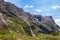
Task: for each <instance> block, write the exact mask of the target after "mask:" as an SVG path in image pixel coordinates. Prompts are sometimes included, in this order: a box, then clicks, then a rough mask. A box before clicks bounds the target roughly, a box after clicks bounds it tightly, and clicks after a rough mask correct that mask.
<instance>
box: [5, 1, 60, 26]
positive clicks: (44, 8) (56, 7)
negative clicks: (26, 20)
mask: <svg viewBox="0 0 60 40" xmlns="http://www.w3.org/2000/svg"><path fill="white" fill-rule="evenodd" d="M5 1H7V2H11V3H13V4H15V5H16V6H17V7H19V8H23V9H24V10H25V11H27V12H30V13H31V14H38V15H43V16H52V17H53V18H54V20H55V22H56V24H58V25H60V0H5Z"/></svg>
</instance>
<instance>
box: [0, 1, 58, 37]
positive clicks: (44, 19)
mask: <svg viewBox="0 0 60 40" xmlns="http://www.w3.org/2000/svg"><path fill="white" fill-rule="evenodd" d="M0 31H2V32H6V33H7V32H8V33H13V31H14V32H16V33H24V34H25V33H26V34H30V35H32V36H35V35H36V34H39V33H44V34H50V33H53V32H58V31H59V26H58V25H57V24H56V23H55V22H54V20H53V18H52V16H42V15H35V14H30V13H29V12H26V11H24V10H23V9H22V8H18V7H17V6H15V5H14V4H12V3H9V2H5V1H4V0H0Z"/></svg>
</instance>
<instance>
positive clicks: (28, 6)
mask: <svg viewBox="0 0 60 40" xmlns="http://www.w3.org/2000/svg"><path fill="white" fill-rule="evenodd" d="M24 8H33V5H25V7H24Z"/></svg>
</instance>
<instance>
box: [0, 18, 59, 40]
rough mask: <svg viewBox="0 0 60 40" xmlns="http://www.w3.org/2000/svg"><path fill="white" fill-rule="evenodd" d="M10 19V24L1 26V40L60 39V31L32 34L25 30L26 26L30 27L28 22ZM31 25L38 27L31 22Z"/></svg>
mask: <svg viewBox="0 0 60 40" xmlns="http://www.w3.org/2000/svg"><path fill="white" fill-rule="evenodd" d="M10 20H11V22H12V23H10V24H9V25H5V24H4V25H3V27H2V28H0V40H60V32H54V33H52V34H43V33H40V34H37V35H36V36H30V35H29V34H27V33H26V31H25V28H26V27H29V26H28V24H27V23H26V22H24V21H22V20H17V19H10ZM31 26H34V27H36V26H37V25H36V24H34V23H31ZM35 30H36V29H35Z"/></svg>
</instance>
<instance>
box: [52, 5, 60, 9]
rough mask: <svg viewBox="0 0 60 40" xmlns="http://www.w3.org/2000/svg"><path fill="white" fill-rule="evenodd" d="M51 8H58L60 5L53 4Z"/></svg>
mask: <svg viewBox="0 0 60 40" xmlns="http://www.w3.org/2000/svg"><path fill="white" fill-rule="evenodd" d="M51 8H52V9H54V10H55V9H58V8H60V6H59V5H54V6H52V7H51Z"/></svg>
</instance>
